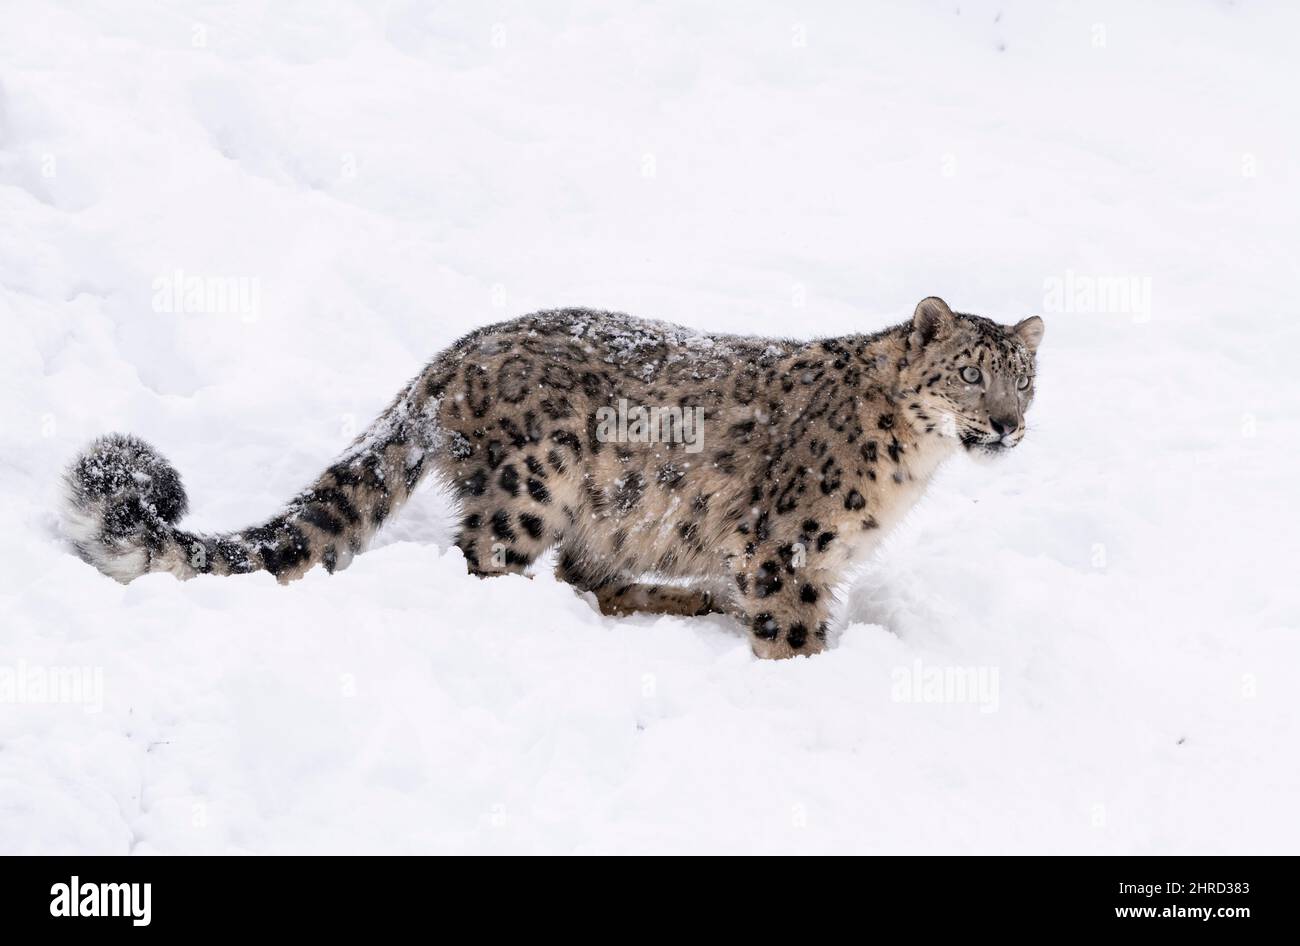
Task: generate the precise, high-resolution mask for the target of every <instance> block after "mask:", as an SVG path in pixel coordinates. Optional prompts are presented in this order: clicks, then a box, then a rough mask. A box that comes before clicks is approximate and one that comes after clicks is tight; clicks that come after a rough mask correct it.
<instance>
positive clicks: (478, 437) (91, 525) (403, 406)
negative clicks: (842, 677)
mask: <svg viewBox="0 0 1300 946" xmlns="http://www.w3.org/2000/svg"><path fill="white" fill-rule="evenodd" d="M1041 337H1042V320H1041V319H1038V318H1037V317H1032V318H1029V319H1026V320H1024V321H1022V322H1020V323H1019V324H1017V325H1015V326H1013V327H1008V326H1003V325H999V324H997V323H995V322H992V321H990V320H988V319H984V318H981V317H978V316H971V315H963V314H957V313H953V312H952V311H951V310H949V308H948V306H947V305H946V304H944V302H943V301H942V300H940V299H936V298H930V299H925V300H923V301H922V302H921V303H920V305H918V306H917V309H916V312H915V314H914V315H913V317H912V319H911V320H909V321H908V322H905V323H903V324H901V325H898V326H895V327H893V328H890V329H886V330H884V331H881V332H877V333H875V334H872V335H850V336H846V337H842V338H830V339H818V340H814V341H792V340H787V339H768V338H746V337H738V336H728V335H706V334H701V333H698V332H694V331H691V330H688V329H685V328H681V327H678V326H674V325H668V324H665V323H661V322H652V321H645V320H641V319H635V318H631V317H629V316H626V315H621V314H617V313H610V312H595V311H590V310H585V309H564V310H556V311H546V312H538V313H535V314H533V315H528V316H524V317H522V318H518V319H515V320H513V321H510V322H503V323H501V324H498V325H492V326H489V327H486V328H481V329H478V330H477V331H474V332H472V333H470V334H469V335H467V336H465V337H464V338H462V339H461V340H460V341H458V342H457V343H456V344H455V345H453V346H452V347H451V348H450V349H448V350H447V351H445V352H443V353H442V354H440V355H439V356H437V357H436V358H434V360H433V361H432V362H430V363H429V365H428V366H427V367H426V368H425V369H424V370H423V371H422V372H421V373H420V374H419V375H418V376H417V377H416V378H415V379H413V380H412V381H411V382H410V383H409V384H407V385H406V387H405V388H403V390H402V391H401V393H399V394H398V396H397V398H396V399H395V400H394V401H393V403H392V404H391V405H390V406H389V408H388V409H387V410H386V411H385V412H384V413H383V414H382V415H381V416H380V417H379V419H378V420H377V421H376V422H375V423H374V424H373V425H372V426H371V427H370V429H369V430H367V431H366V432H365V433H364V434H362V436H361V437H359V438H358V439H357V440H356V441H355V442H354V443H353V444H352V445H351V447H349V449H348V450H347V451H346V452H345V453H344V454H343V456H341V457H340V458H339V459H338V460H337V461H336V462H335V463H334V464H333V465H331V466H330V467H329V468H328V469H327V470H326V471H325V472H324V473H322V474H321V476H320V477H319V478H318V479H317V480H316V482H315V483H313V484H312V485H311V486H309V487H308V488H307V489H305V490H303V491H302V492H301V493H299V494H298V496H296V497H295V498H294V499H293V500H292V501H291V502H290V503H289V504H288V505H287V507H286V508H285V509H284V510H283V511H282V512H281V513H280V514H279V515H277V516H275V517H273V518H272V519H271V520H269V521H268V522H265V523H262V524H260V525H257V526H254V527H251V528H248V529H244V530H242V531H240V532H232V533H227V534H223V535H216V536H207V535H200V534H197V533H192V532H188V531H185V530H183V529H181V528H180V527H179V526H178V525H177V521H178V520H179V518H180V517H181V516H182V515H183V513H184V512H185V509H186V506H187V502H186V499H185V494H184V490H183V489H182V487H181V483H180V478H179V476H178V475H177V474H176V472H175V470H174V469H173V468H172V467H171V466H170V465H169V464H168V463H167V462H166V461H165V460H163V459H162V457H161V456H159V455H158V454H157V453H156V452H155V451H154V450H153V449H152V448H151V447H150V446H149V445H148V444H146V443H144V442H143V441H141V440H139V439H137V438H134V437H130V436H126V435H120V434H112V435H109V436H107V437H103V438H100V439H99V440H97V441H95V442H94V443H93V444H91V446H90V447H89V448H88V450H87V451H85V452H84V453H83V454H82V455H81V456H80V457H79V458H78V459H77V461H76V462H74V464H73V465H72V467H71V468H70V469H69V471H68V473H67V475H66V478H65V479H66V485H67V501H66V503H65V509H64V523H65V529H66V531H67V533H68V535H69V536H70V538H71V540H72V542H73V543H74V545H75V547H76V549H77V551H78V552H79V553H80V554H81V555H82V557H84V558H85V559H86V560H88V561H90V562H91V563H92V564H94V565H95V566H96V567H98V568H99V569H100V570H101V571H103V572H104V573H105V574H108V575H110V576H112V577H114V578H116V579H118V580H120V581H124V582H125V581H130V580H131V579H132V578H134V577H136V576H138V575H141V574H144V573H146V572H150V571H168V572H171V573H172V574H175V575H177V576H179V577H181V578H189V577H191V576H194V575H198V574H219V575H227V574H238V573H243V572H250V571H257V570H266V571H269V572H271V573H272V574H274V575H275V576H276V577H277V578H278V579H280V580H281V581H285V582H287V581H289V580H292V579H294V578H297V577H299V576H300V575H302V574H303V573H304V572H305V571H307V570H308V569H309V568H312V567H313V566H315V565H323V566H324V567H325V568H326V569H328V570H330V571H335V570H338V569H341V568H343V567H345V566H346V565H347V564H348V562H349V561H351V559H352V557H353V556H354V555H356V554H357V553H358V552H360V551H361V550H362V549H363V548H364V547H365V546H366V544H367V543H368V541H369V540H370V538H371V537H372V536H373V534H374V533H375V531H376V530H378V529H379V528H380V527H381V526H382V525H383V523H384V522H385V521H387V519H388V518H389V517H390V516H392V515H393V514H394V513H395V512H396V511H397V510H398V509H399V508H400V507H401V505H402V504H403V503H404V502H405V501H406V499H407V498H408V497H409V496H410V495H411V493H412V492H413V491H414V490H415V489H416V488H417V486H418V485H419V484H420V482H421V481H422V480H423V479H424V478H425V477H426V476H428V475H429V474H430V473H431V472H435V471H436V473H437V475H438V476H439V478H440V479H441V480H442V481H443V482H444V483H445V484H446V485H447V486H448V487H449V488H450V490H451V492H452V494H453V496H454V498H455V501H456V503H457V505H458V507H459V514H458V522H459V529H458V532H457V536H456V545H457V547H458V548H459V549H460V551H461V552H462V554H463V555H464V557H465V561H466V564H467V566H468V568H469V571H470V573H471V574H474V575H479V576H489V575H497V574H504V573H511V572H521V571H523V570H524V569H526V568H527V567H528V566H529V565H531V564H532V563H533V562H534V561H535V560H536V559H537V557H538V556H539V555H541V554H542V553H543V552H544V551H546V550H547V549H549V548H555V549H557V558H558V565H557V568H556V573H557V575H558V576H559V577H560V578H562V579H563V580H565V581H567V582H570V583H571V584H573V585H574V586H575V587H576V588H578V589H580V590H582V591H590V592H593V593H594V594H595V596H596V599H597V601H598V602H599V604H600V606H601V608H602V609H603V610H605V611H606V612H607V613H614V614H622V613H628V612H631V611H657V612H661V613H674V614H701V613H706V612H709V611H720V612H725V613H728V614H732V615H734V616H736V617H737V618H738V619H740V620H741V621H742V622H743V624H744V625H745V627H746V628H747V629H748V631H749V633H750V636H751V640H752V644H753V647H754V650H755V652H756V653H758V654H759V655H760V656H764V657H785V656H790V655H794V654H809V653H814V652H816V651H819V650H821V649H822V648H823V647H824V646H825V639H826V630H827V626H828V621H829V618H830V607H831V603H832V598H833V592H834V590H835V589H836V587H837V585H838V584H840V583H841V581H842V580H843V578H844V576H845V574H846V571H847V569H849V568H850V567H851V566H852V565H853V564H854V563H855V562H858V561H860V560H861V559H862V558H863V557H864V556H865V555H866V554H868V553H869V552H870V551H871V549H873V548H874V547H875V546H876V544H877V543H878V542H879V541H880V539H881V538H882V537H883V536H884V535H885V534H886V533H887V532H888V530H889V529H890V528H891V527H892V526H893V525H895V524H896V523H897V522H898V521H899V519H900V518H901V517H902V516H903V514H904V513H905V512H906V511H907V510H908V509H909V508H910V507H911V505H912V504H913V503H914V502H915V501H916V499H917V498H918V497H919V496H920V495H921V493H922V491H923V490H924V488H925V486H926V484H927V482H928V481H929V479H930V477H931V476H932V475H933V473H934V471H935V469H936V468H937V467H938V465H939V464H940V463H941V462H942V461H943V460H944V459H945V458H946V457H948V456H950V455H951V454H953V453H955V452H957V451H959V450H961V449H965V450H966V451H968V452H971V453H975V454H979V455H985V456H987V455H993V454H997V453H1001V452H1004V451H1006V450H1008V449H1010V448H1012V447H1014V446H1015V445H1016V444H1017V443H1019V441H1020V438H1021V436H1022V435H1023V431H1024V412H1025V410H1026V408H1027V407H1028V406H1029V403H1030V401H1031V400H1032V397H1033V389H1034V370H1035V363H1034V352H1035V349H1036V348H1037V346H1038V343H1039V341H1040V339H1041ZM620 399H623V400H626V401H627V402H628V403H630V404H635V405H643V406H655V405H658V406H674V405H675V406H678V407H683V408H694V407H698V408H701V409H702V418H703V421H702V427H701V433H702V437H703V448H702V449H700V450H698V452H696V451H694V450H691V449H688V445H687V444H685V443H679V442H650V443H639V442H630V443H624V442H610V440H609V438H608V437H603V436H602V435H601V430H600V427H599V425H598V423H597V420H596V418H597V416H598V413H597V412H598V411H599V409H601V408H603V407H609V406H611V405H614V404H616V403H618V402H619V400H620ZM650 576H657V579H658V582H659V583H657V584H656V583H654V582H648V581H646V579H647V578H648V577H650Z"/></svg>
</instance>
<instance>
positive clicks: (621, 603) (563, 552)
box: [555, 542, 723, 617]
mask: <svg viewBox="0 0 1300 946" xmlns="http://www.w3.org/2000/svg"><path fill="white" fill-rule="evenodd" d="M555 577H556V578H558V579H559V580H560V581H564V582H567V583H569V584H570V585H573V587H574V588H576V589H577V590H579V591H590V592H591V593H592V594H594V595H595V596H596V602H597V604H598V605H599V606H600V611H601V613H602V614H607V615H611V616H620V615H627V614H637V613H641V614H677V615H682V616H685V617H695V616H699V615H703V614H721V613H723V607H722V603H721V602H720V601H719V600H717V598H715V595H714V592H713V591H712V590H710V589H708V588H705V587H690V586H681V585H662V584H655V583H650V582H639V581H636V580H635V578H633V577H631V576H629V575H627V574H624V573H610V572H608V571H607V570H605V569H603V568H601V567H597V566H595V565H594V564H593V563H592V562H590V561H589V560H588V559H587V557H586V556H585V555H584V554H583V552H582V550H581V548H580V547H578V546H577V545H575V544H573V543H572V542H570V543H569V544H567V545H564V546H561V548H560V560H559V562H558V563H557V564H556V566H555Z"/></svg>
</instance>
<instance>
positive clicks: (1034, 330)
mask: <svg viewBox="0 0 1300 946" xmlns="http://www.w3.org/2000/svg"><path fill="white" fill-rule="evenodd" d="M1011 334H1013V335H1015V336H1016V338H1018V339H1020V341H1021V342H1023V343H1024V345H1025V347H1026V348H1028V349H1029V350H1030V351H1036V350H1037V349H1038V343H1039V342H1041V341H1042V340H1043V320H1042V319H1040V318H1039V317H1038V316H1036V315H1031V316H1030V317H1029V318H1027V319H1021V320H1020V321H1019V322H1017V323H1016V326H1015V328H1013V329H1012V330H1011Z"/></svg>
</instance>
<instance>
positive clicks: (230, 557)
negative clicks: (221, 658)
mask: <svg viewBox="0 0 1300 946" xmlns="http://www.w3.org/2000/svg"><path fill="white" fill-rule="evenodd" d="M448 354H451V353H450V352H449V353H448ZM438 367H440V366H439V364H438V363H437V362H435V364H434V365H430V366H429V368H428V369H426V372H425V374H423V375H421V376H420V377H418V378H416V379H415V380H414V381H412V382H411V383H410V384H408V385H407V386H406V388H405V389H404V390H403V391H402V392H401V393H400V394H399V395H398V396H397V398H396V399H395V400H394V401H393V403H392V404H391V405H389V407H388V409H387V410H385V411H384V413H383V414H381V415H380V416H379V418H378V419H377V420H376V421H375V423H374V424H372V425H371V426H370V428H369V429H368V430H366V431H365V433H363V434H362V435H361V436H360V437H358V438H357V439H356V441H354V442H353V444H352V445H351V446H350V447H349V448H348V450H347V451H346V452H345V453H344V454H343V456H342V457H340V458H339V460H338V461H336V462H335V463H334V464H333V465H332V466H330V467H329V468H328V469H327V470H326V471H325V472H324V473H322V474H321V475H320V477H319V478H318V479H317V480H316V482H315V483H313V484H312V485H311V486H310V487H308V488H307V489H305V490H303V491H302V492H301V493H299V494H298V495H297V496H296V497H294V499H293V500H292V501H291V502H290V503H289V504H288V505H287V506H286V507H285V509H284V510H283V511H282V512H281V513H280V514H279V515H276V516H274V517H272V518H271V519H270V520H268V521H267V522H264V523H262V524H261V525H258V526H253V527H252V528H248V529H244V530H242V531H240V532H231V533H227V534H224V535H199V534H196V533H191V532H186V531H185V530H183V529H180V528H178V527H177V526H176V523H177V521H178V520H179V519H180V518H181V516H183V515H184V514H185V511H186V509H187V508H188V500H187V498H186V495H185V490H184V488H183V487H182V486H181V479H180V475H179V474H178V473H177V472H176V470H175V468H173V467H172V465H171V464H170V463H168V462H167V461H166V460H165V459H163V457H162V456H161V455H160V454H159V453H158V452H157V451H155V450H154V449H153V447H151V446H150V445H149V444H147V443H145V442H144V441H143V440H140V439H138V438H136V437H133V436H131V435H129V434H108V435H106V436H103V437H100V438H99V439H97V440H95V441H94V442H93V443H91V444H90V446H89V447H87V448H86V450H85V451H83V452H82V454H81V455H80V456H79V457H77V459H76V460H75V461H73V463H72V465H71V466H70V467H69V468H68V470H67V472H66V474H65V475H64V484H65V495H64V503H63V510H62V519H63V530H64V533H65V535H67V537H68V538H69V539H70V540H71V542H72V543H73V545H74V546H75V548H76V550H77V552H78V554H79V555H80V556H81V557H82V558H83V559H85V560H86V561H87V562H89V563H90V564H92V565H94V566H95V567H96V568H98V569H99V570H100V571H101V572H103V573H104V574H105V575H108V576H109V577H111V578H115V579H117V580H118V581H120V582H123V583H126V582H129V581H131V580H132V579H134V578H138V577H139V576H140V575H143V574H146V573H147V572H158V571H166V572H171V573H172V574H174V575H176V576H177V577H180V578H190V577H193V576H194V575H201V574H217V575H230V574H241V573H244V572H254V571H262V570H265V571H269V572H271V573H272V574H273V575H275V576H276V578H278V579H279V580H280V581H282V582H285V581H291V580H292V579H295V578H298V577H299V576H301V575H302V574H303V573H304V572H306V571H307V570H308V569H310V568H312V567H313V566H315V565H318V564H320V565H324V566H325V567H326V568H327V569H328V570H330V571H335V570H337V569H340V568H343V567H345V566H346V565H347V564H348V563H349V562H350V561H351V560H352V557H353V556H354V555H356V554H357V553H358V552H360V551H362V550H363V549H364V548H365V547H366V545H367V544H368V543H369V541H370V539H371V537H372V536H373V535H374V533H375V532H376V531H377V530H378V529H379V527H380V526H381V525H382V524H383V522H384V521H385V520H386V519H387V518H388V517H389V516H390V515H392V513H394V512H395V511H396V510H397V508H398V507H399V506H400V505H401V504H402V503H404V502H405V501H406V499H407V497H409V496H410V494H411V493H412V491H414V489H415V487H416V486H417V485H418V484H419V482H420V481H421V480H422V479H423V478H424V476H425V474H426V473H427V472H428V470H429V469H430V468H431V467H432V465H433V459H434V456H433V455H432V454H433V451H434V448H435V446H436V444H437V441H438V439H439V437H438V427H437V424H436V420H435V413H434V412H435V411H436V409H437V400H436V398H434V397H432V396H431V393H430V385H429V384H428V382H427V381H425V376H426V375H427V374H428V373H429V372H430V371H433V370H435V369H437V368H438ZM426 461H427V462H426Z"/></svg>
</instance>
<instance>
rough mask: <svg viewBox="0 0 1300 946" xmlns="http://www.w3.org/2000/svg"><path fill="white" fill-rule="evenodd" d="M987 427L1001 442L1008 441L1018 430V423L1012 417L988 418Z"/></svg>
mask: <svg viewBox="0 0 1300 946" xmlns="http://www.w3.org/2000/svg"><path fill="white" fill-rule="evenodd" d="M989 426H990V427H992V428H993V432H994V433H995V434H997V435H998V436H999V437H1000V438H1002V439H1003V440H1008V439H1010V438H1011V436H1012V435H1013V434H1015V432H1016V431H1017V430H1018V429H1019V427H1020V421H1019V420H1017V419H1016V418H1014V417H990V418H989Z"/></svg>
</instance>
